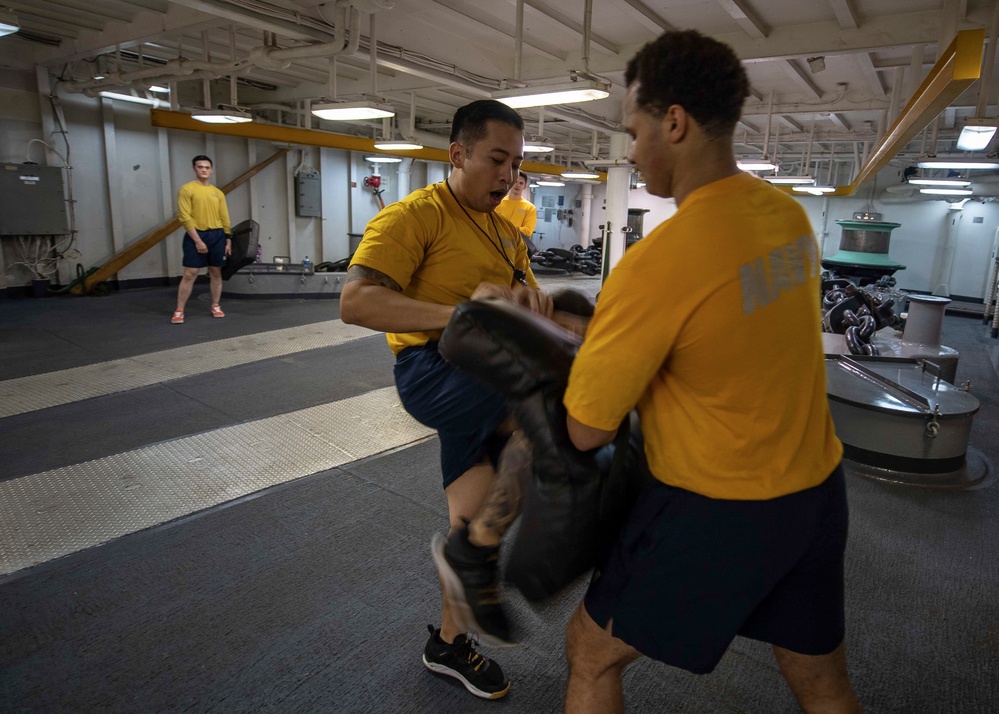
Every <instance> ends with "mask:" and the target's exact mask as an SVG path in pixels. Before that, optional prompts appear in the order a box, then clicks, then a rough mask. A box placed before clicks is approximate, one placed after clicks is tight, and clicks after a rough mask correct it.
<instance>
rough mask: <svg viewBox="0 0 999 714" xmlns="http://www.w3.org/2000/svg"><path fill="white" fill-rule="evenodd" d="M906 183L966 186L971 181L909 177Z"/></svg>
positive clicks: (951, 186)
mask: <svg viewBox="0 0 999 714" xmlns="http://www.w3.org/2000/svg"><path fill="white" fill-rule="evenodd" d="M906 183H911V184H913V185H915V186H941V187H950V188H966V187H968V186H970V185H971V181H964V180H962V179H934V178H911V179H909V180H908V181H907V182H906Z"/></svg>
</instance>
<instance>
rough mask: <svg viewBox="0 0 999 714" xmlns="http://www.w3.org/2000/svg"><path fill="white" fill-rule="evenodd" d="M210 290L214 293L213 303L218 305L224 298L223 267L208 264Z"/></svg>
mask: <svg viewBox="0 0 999 714" xmlns="http://www.w3.org/2000/svg"><path fill="white" fill-rule="evenodd" d="M208 281H209V291H210V292H211V294H212V305H218V304H219V300H221V299H222V268H219V267H216V266H214V265H209V266H208Z"/></svg>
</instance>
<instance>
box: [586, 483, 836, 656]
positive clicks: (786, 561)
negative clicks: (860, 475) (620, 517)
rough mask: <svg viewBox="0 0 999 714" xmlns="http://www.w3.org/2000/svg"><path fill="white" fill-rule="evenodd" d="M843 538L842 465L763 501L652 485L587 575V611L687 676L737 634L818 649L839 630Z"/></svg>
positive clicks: (795, 648) (830, 645) (827, 646)
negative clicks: (601, 561) (600, 561)
mask: <svg viewBox="0 0 999 714" xmlns="http://www.w3.org/2000/svg"><path fill="white" fill-rule="evenodd" d="M846 536H847V503H846V485H845V483H844V478H843V470H842V468H841V467H837V468H836V470H835V471H833V472H832V474H831V475H830V476H829V478H828V479H826V481H824V482H823V483H821V484H819V485H818V486H815V487H813V488H810V489H807V490H805V491H801V492H798V493H793V494H790V495H787V496H781V497H780V498H775V499H772V500H768V501H729V500H721V499H711V498H707V497H705V496H701V495H699V494H696V493H692V492H690V491H685V490H683V489H680V488H676V487H673V486H667V485H665V484H663V483H662V482H657V483H656V485H654V486H652V487H651V488H649V489H648V490H647V491H646V492H645V493H644V494H643V495H642V497H641V498H640V500H639V501H638V502H637V503H636V504H635V506H634V507H633V509H632V512H631V514H630V516H629V519H628V522H627V523H626V524H625V525H624V527H623V528H622V529H621V533H620V535H619V536H618V540H617V542H616V543H615V544H614V546H613V548H612V550H611V553H610V555H609V556H608V557H607V559H606V561H605V563H604V565H603V567H602V568H600V569H599V570H598V571H596V572H595V573H594V578H593V582H591V584H590V588H589V590H588V591H587V593H586V597H585V599H584V603H585V606H586V611H587V613H589V615H590V617H592V618H593V620H594V621H595V622H596V623H597V624H598V625H600V626H601V627H606V625H607V623H608V621H610V620H613V628H612V633H613V634H614V636H615V637H618V638H620V639H622V640H624V642H626V643H627V644H629V645H631V646H632V647H634V648H635V649H637V650H638V651H639V652H641V653H642V654H643V655H645V656H647V657H651V658H652V659H656V660H659V661H660V662H665V663H666V664H669V665H672V666H674V667H680V668H682V669H686V670H688V671H690V672H693V673H695V674H707V673H708V672H711V671H712V670H713V669H714V668H715V666H716V665H717V664H718V661H719V660H720V659H721V658H722V655H723V654H725V650H726V649H727V648H728V646H729V644H730V643H731V642H732V640H733V639H734V638H735V636H736V635H742V636H744V637H749V638H752V639H754V640H761V641H763V642H769V643H771V644H774V645H777V646H778V647H782V648H784V649H788V650H791V651H792V652H798V653H800V654H808V655H821V654H828V653H829V652H832V651H833V650H834V649H836V647H838V646H839V644H840V643H841V642H842V641H843V636H844V615H843V553H844V550H845V549H846Z"/></svg>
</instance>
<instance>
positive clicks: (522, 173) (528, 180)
mask: <svg viewBox="0 0 999 714" xmlns="http://www.w3.org/2000/svg"><path fill="white" fill-rule="evenodd" d="M520 178H522V179H524V180H525V181H527V183H530V182H531V177H530V176H528V175H527V174H525V173H524V172H523V171H521V172H520Z"/></svg>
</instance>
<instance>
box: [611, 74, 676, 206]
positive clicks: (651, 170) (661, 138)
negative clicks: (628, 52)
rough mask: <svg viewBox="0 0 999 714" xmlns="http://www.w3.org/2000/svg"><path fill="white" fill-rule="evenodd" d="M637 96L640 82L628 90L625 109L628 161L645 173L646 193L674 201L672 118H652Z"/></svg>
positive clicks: (643, 176) (624, 119) (624, 120)
mask: <svg viewBox="0 0 999 714" xmlns="http://www.w3.org/2000/svg"><path fill="white" fill-rule="evenodd" d="M637 96H638V82H635V83H633V84H631V85H630V86H629V87H628V94H627V96H625V98H624V106H623V119H622V124H624V128H625V131H627V132H628V135H629V136H631V146H630V147H629V148H628V161H630V162H631V163H632V164H634V165H635V166H637V167H638V170H639V171H641V172H642V178H643V179H645V190H647V191H648V192H649V193H651V194H652V195H653V196H661V197H663V198H670V197H671V196H672V195H673V172H674V170H675V168H676V167H675V165H674V164H675V158H674V152H673V145H672V144H671V143H670V142H669V141H668V139H667V134H668V132H669V125H668V122H669V118H668V117H666V116H663V117H656V116H653V115H652V114H649V113H648V112H647V111H645V110H644V109H642V108H641V107H639V106H638V103H637Z"/></svg>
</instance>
